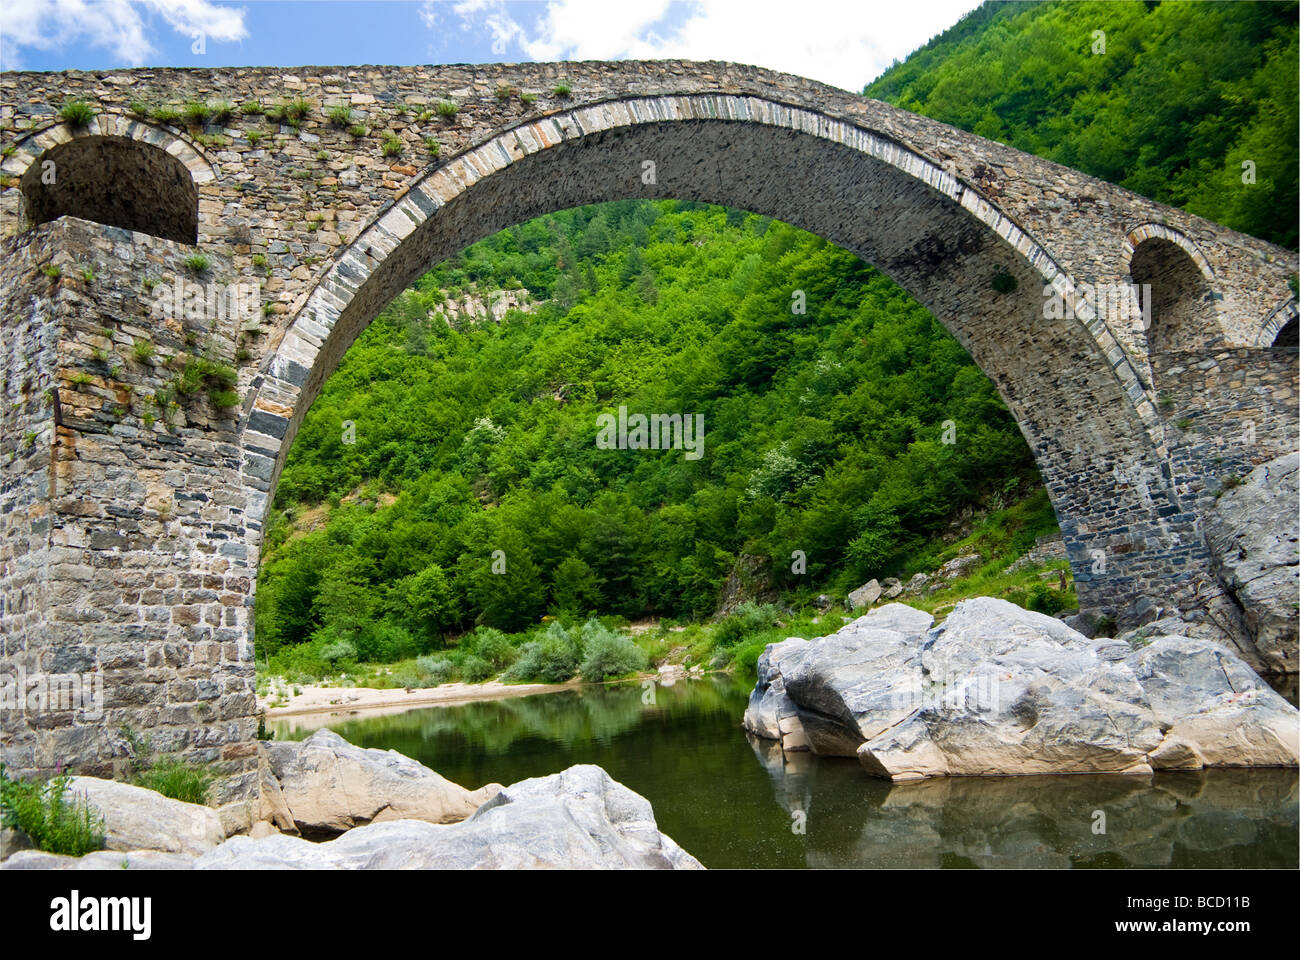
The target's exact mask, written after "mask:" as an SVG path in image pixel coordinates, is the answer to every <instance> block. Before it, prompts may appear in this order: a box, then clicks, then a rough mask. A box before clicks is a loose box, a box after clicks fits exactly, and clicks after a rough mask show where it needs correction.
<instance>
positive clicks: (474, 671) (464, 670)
mask: <svg viewBox="0 0 1300 960" xmlns="http://www.w3.org/2000/svg"><path fill="white" fill-rule="evenodd" d="M496 673H497V670H496V667H494V666H492V664H490V663H488V662H487V661H486V660H484V659H483V658H482V657H478V656H475V655H474V654H470V655H469V656H468V657H466V658H465V659H464V660H462V661H461V663H460V678H461V679H462V680H464V681H465V682H466V683H482V682H483V681H484V680H491V679H492V678H493V677H494V676H496Z"/></svg>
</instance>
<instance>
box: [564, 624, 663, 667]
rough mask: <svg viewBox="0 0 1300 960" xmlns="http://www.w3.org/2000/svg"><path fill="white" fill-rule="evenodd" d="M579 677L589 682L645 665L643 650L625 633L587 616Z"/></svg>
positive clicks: (583, 630) (583, 629) (645, 659)
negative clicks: (580, 674)
mask: <svg viewBox="0 0 1300 960" xmlns="http://www.w3.org/2000/svg"><path fill="white" fill-rule="evenodd" d="M582 649H583V657H582V665H581V666H580V668H579V670H580V672H581V673H582V679H584V680H587V681H589V682H596V681H599V680H604V679H605V678H606V677H621V676H625V675H626V674H629V673H637V672H639V671H641V670H644V669H645V668H646V664H647V657H646V653H645V651H644V650H642V649H641V648H640V647H638V646H637V645H636V644H635V643H633V642H632V638H631V637H628V636H626V635H625V634H621V633H615V632H614V631H613V630H610V629H608V628H606V627H605V626H603V625H602V624H601V623H600V621H599V620H588V621H587V623H586V624H585V625H584V626H583V628H582Z"/></svg>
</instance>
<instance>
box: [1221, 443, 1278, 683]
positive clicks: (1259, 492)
mask: <svg viewBox="0 0 1300 960" xmlns="http://www.w3.org/2000/svg"><path fill="white" fill-rule="evenodd" d="M1297 504H1300V453H1288V454H1286V455H1285V456H1281V457H1278V458H1277V459H1275V460H1270V461H1269V462H1268V463H1264V464H1261V465H1260V466H1258V467H1256V468H1255V469H1254V470H1252V471H1251V472H1250V474H1249V475H1248V476H1247V477H1246V479H1245V480H1244V481H1243V482H1242V483H1241V485H1240V486H1238V487H1236V488H1234V489H1231V490H1228V491H1227V492H1225V493H1224V494H1223V496H1221V497H1220V498H1219V500H1218V502H1217V503H1216V504H1215V505H1214V509H1213V510H1211V511H1209V512H1208V513H1207V515H1206V520H1205V541H1206V543H1207V544H1208V545H1209V548H1210V554H1211V556H1212V557H1213V559H1214V566H1215V572H1216V573H1217V574H1218V576H1219V579H1220V580H1222V581H1223V584H1224V586H1226V587H1227V588H1228V589H1229V590H1230V591H1231V592H1232V595H1233V596H1234V597H1235V598H1236V599H1237V603H1238V604H1239V605H1240V606H1241V609H1242V613H1243V617H1244V619H1245V622H1246V628H1247V630H1249V631H1250V635H1251V638H1252V639H1253V640H1254V645H1255V654H1256V656H1258V658H1259V665H1260V669H1262V670H1264V671H1265V672H1268V673H1295V672H1296V670H1297V665H1298V664H1300V655H1298V654H1297V632H1298V631H1300V609H1298V608H1297V602H1296V601H1297V598H1300V513H1297Z"/></svg>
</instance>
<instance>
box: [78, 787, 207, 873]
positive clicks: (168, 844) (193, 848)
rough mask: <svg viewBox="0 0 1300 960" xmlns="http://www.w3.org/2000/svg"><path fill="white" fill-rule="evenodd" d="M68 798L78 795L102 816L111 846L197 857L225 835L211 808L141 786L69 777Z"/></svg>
mask: <svg viewBox="0 0 1300 960" xmlns="http://www.w3.org/2000/svg"><path fill="white" fill-rule="evenodd" d="M68 794H69V796H80V797H83V798H85V800H86V802H87V803H89V805H90V806H91V807H92V808H93V809H94V810H95V811H96V812H97V813H98V814H99V815H100V816H101V817H103V820H104V846H105V847H106V848H108V849H109V850H160V851H163V852H165V853H183V854H188V855H191V856H198V855H199V854H202V853H206V852H207V851H208V850H211V849H213V848H214V847H216V846H217V844H219V843H221V841H223V840H224V839H226V831H225V830H224V829H223V828H222V826H221V818H220V817H219V816H218V815H217V811H215V810H213V809H212V808H211V807H205V806H201V805H199V804H196V803H184V802H182V801H180V800H172V799H170V798H168V797H164V796H163V795H162V794H161V793H155V792H154V791H153V790H146V789H145V788H144V787H136V786H132V785H131V784H129V783H118V782H117V781H115V780H101V779H99V778H98V777H72V778H71V779H70V780H69V781H68Z"/></svg>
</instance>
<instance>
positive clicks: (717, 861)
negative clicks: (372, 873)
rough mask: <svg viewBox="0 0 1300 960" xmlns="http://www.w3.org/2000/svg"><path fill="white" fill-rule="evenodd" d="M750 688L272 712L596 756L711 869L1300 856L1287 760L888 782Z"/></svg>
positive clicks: (468, 775)
mask: <svg viewBox="0 0 1300 960" xmlns="http://www.w3.org/2000/svg"><path fill="white" fill-rule="evenodd" d="M748 693H749V685H748V684H741V683H738V682H736V681H734V680H732V679H731V678H726V677H716V678H708V679H703V680H694V681H686V682H681V683H678V684H676V685H674V686H671V687H664V686H658V687H653V686H651V687H649V688H643V687H642V686H641V685H640V684H637V683H628V684H617V685H605V686H595V687H585V688H582V689H578V690H572V691H564V692H561V693H551V694H544V695H538V696H529V697H519V698H515V699H509V700H495V701H481V702H476V703H464V704H459V705H450V706H434V707H426V708H419V709H412V710H407V711H404V712H401V713H390V714H381V715H369V716H362V715H359V714H356V715H352V716H339V715H331V716H324V715H319V716H307V717H300V718H292V719H282V720H279V721H275V722H273V723H270V724H269V727H270V728H271V729H272V730H274V731H275V733H276V737H277V739H281V740H285V739H301V738H303V737H305V736H307V735H308V734H310V732H311V731H312V730H313V729H315V728H317V727H320V726H329V727H330V728H331V729H333V730H334V731H335V732H337V733H338V734H340V735H341V736H343V737H344V738H346V739H347V740H349V741H350V742H352V743H354V744H357V745H358V746H362V747H380V748H383V749H393V750H397V751H398V752H399V753H403V754H405V755H407V756H409V757H413V758H415V759H416V760H419V761H420V762H421V763H423V764H425V765H426V766H429V767H431V768H433V769H434V770H437V771H438V772H439V773H441V774H442V775H443V776H445V777H447V778H448V779H450V780H453V781H455V782H456V783H460V784H462V785H464V786H467V787H478V786H481V785H482V784H484V783H488V782H491V781H497V782H499V783H507V784H508V783H513V782H515V781H518V780H522V779H525V778H528V777H537V776H545V775H546V774H550V773H555V772H557V771H559V770H563V769H564V768H565V767H568V766H571V765H573V764H576V763H594V764H599V765H600V766H602V767H604V768H605V769H606V770H607V771H609V773H610V775H611V776H612V777H614V778H615V779H616V780H618V781H620V782H622V783H624V784H626V785H627V786H629V787H631V788H632V789H633V790H635V791H637V792H638V793H640V794H642V795H643V796H645V797H646V798H647V799H649V800H650V802H651V803H652V804H653V805H654V810H655V816H656V819H657V820H658V822H659V827H660V829H661V830H663V831H664V832H665V833H667V834H668V835H669V836H671V837H672V838H673V839H674V840H676V841H677V842H678V843H679V844H681V845H682V847H684V848H685V849H686V850H688V851H690V852H691V853H692V854H694V855H695V856H696V857H698V858H699V860H700V861H701V862H702V863H704V865H705V866H707V867H711V868H746V867H771V868H788V867H871V868H880V867H956V868H960V867H1057V868H1070V867H1174V868H1181V867H1221V868H1240V867H1286V868H1292V869H1294V868H1296V867H1297V866H1300V853H1298V852H1297V850H1298V849H1300V829H1298V828H1297V817H1298V815H1300V807H1298V806H1297V798H1298V796H1300V791H1298V789H1297V782H1298V779H1300V774H1298V773H1297V771H1295V770H1272V769H1269V770H1209V771H1202V772H1196V773H1162V774H1158V775H1156V776H1154V777H1149V778H1148V777H1121V776H1069V777H1007V778H953V779H942V780H931V781H926V782H922V783H911V784H898V785H894V784H890V783H887V782H884V781H881V780H877V779H873V778H871V777H868V776H866V775H865V774H864V773H863V771H862V770H861V768H860V767H859V766H858V765H857V762H856V761H854V760H851V759H837V758H826V757H814V756H811V755H808V754H792V755H791V757H790V758H789V759H788V760H786V759H783V758H782V755H781V751H780V749H779V748H777V747H775V745H774V744H772V743H770V742H767V741H760V740H756V739H753V738H751V737H749V736H748V735H747V734H746V733H745V732H744V731H743V730H742V729H741V727H740V718H741V715H742V714H743V713H744V709H745V702H746V699H747V697H748ZM646 701H652V702H646Z"/></svg>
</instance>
